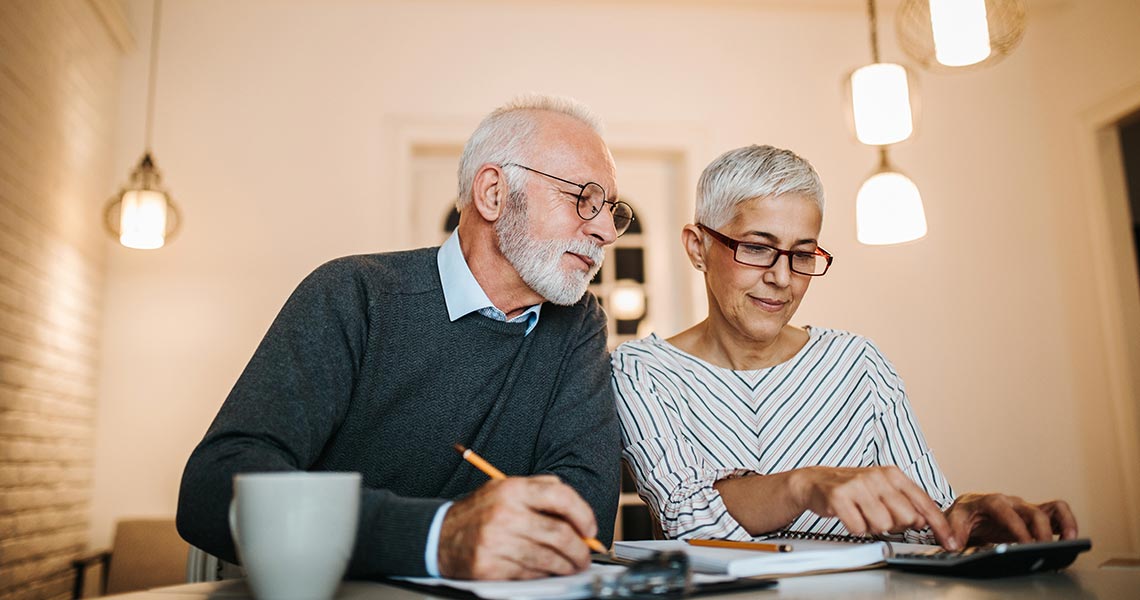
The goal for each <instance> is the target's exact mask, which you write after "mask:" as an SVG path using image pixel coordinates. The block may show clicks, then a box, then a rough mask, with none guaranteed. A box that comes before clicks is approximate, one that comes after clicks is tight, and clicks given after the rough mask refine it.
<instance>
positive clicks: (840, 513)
mask: <svg viewBox="0 0 1140 600" xmlns="http://www.w3.org/2000/svg"><path fill="white" fill-rule="evenodd" d="M831 510H832V512H833V513H834V515H835V517H836V518H838V519H839V521H840V522H841V523H843V526H844V527H846V528H847V531H848V532H850V533H851V534H852V535H863V534H865V533H867V521H866V520H864V519H863V513H861V512H860V511H859V509H858V508H857V507H856V506H855V503H853V502H851V501H849V500H847V499H846V498H833V499H832V501H831Z"/></svg>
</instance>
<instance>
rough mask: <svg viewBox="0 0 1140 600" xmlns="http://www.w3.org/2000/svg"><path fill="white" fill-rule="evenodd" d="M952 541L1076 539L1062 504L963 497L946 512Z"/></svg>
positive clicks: (1070, 517) (1072, 520)
mask: <svg viewBox="0 0 1140 600" xmlns="http://www.w3.org/2000/svg"><path fill="white" fill-rule="evenodd" d="M946 518H947V520H948V521H949V522H950V527H951V528H952V529H953V531H954V537H955V538H956V539H960V540H967V539H968V540H969V542H970V543H971V544H982V543H1000V542H1033V541H1038V542H1047V541H1050V540H1052V539H1053V535H1054V534H1060V535H1061V539H1063V540H1071V539H1074V538H1076V537H1077V519H1076V517H1074V516H1073V511H1072V509H1070V508H1069V504H1068V503H1067V502H1065V501H1064V500H1053V501H1052V502H1044V503H1041V504H1030V503H1028V502H1026V501H1025V500H1022V499H1021V498H1018V497H1017V496H1007V495H1005V494H975V493H970V494H963V495H961V496H959V497H958V499H957V500H955V501H954V504H953V505H952V506H951V507H950V508H949V509H948V510H947V511H946Z"/></svg>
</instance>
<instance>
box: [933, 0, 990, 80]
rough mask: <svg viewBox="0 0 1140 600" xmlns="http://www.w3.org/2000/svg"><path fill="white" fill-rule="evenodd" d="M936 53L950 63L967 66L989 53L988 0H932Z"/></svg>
mask: <svg viewBox="0 0 1140 600" xmlns="http://www.w3.org/2000/svg"><path fill="white" fill-rule="evenodd" d="M930 27H931V30H932V32H933V35H934V57H935V59H937V60H938V62H940V63H942V64H944V65H946V66H948V67H965V66H967V65H972V64H975V63H980V62H982V61H983V60H985V59H987V58H989V56H990V50H991V49H990V26H989V24H988V23H986V1H985V0H930Z"/></svg>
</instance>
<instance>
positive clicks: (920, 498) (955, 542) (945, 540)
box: [890, 469, 966, 550]
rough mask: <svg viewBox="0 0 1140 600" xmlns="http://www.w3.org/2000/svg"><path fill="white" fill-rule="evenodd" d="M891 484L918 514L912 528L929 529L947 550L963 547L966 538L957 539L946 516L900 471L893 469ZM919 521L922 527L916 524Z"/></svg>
mask: <svg viewBox="0 0 1140 600" xmlns="http://www.w3.org/2000/svg"><path fill="white" fill-rule="evenodd" d="M890 477H891V480H892V482H893V483H894V485H895V486H896V489H897V490H898V491H899V493H900V494H902V495H903V496H905V497H906V500H907V502H909V503H910V506H911V508H912V509H914V511H915V512H916V513H917V514H918V517H919V518H920V519H916V520H915V522H916V525H914V527H915V528H916V529H917V528H920V527H929V528H930V531H931V532H932V533H934V539H935V540H936V541H937V542H938V543H939V544H941V545H942V546H944V547H945V548H947V549H949V550H957V549H959V548H961V547H962V546H964V545H965V543H966V538H965V537H959V536H958V535H956V534H955V532H954V530H953V528H951V527H950V523H949V522H948V521H947V520H946V515H944V514H942V509H940V508H938V505H937V504H935V503H934V500H931V499H930V496H928V495H927V494H926V492H925V491H924V490H923V489H922V488H920V487H918V485H917V484H915V483H914V481H912V480H911V478H909V477H907V476H906V474H904V473H903V472H902V471H900V470H898V469H895V470H893V472H892V474H891V475H890ZM919 520H921V521H922V522H923V524H922V525H918V524H917V522H918V521H919Z"/></svg>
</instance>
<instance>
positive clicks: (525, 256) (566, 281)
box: [495, 191, 606, 306]
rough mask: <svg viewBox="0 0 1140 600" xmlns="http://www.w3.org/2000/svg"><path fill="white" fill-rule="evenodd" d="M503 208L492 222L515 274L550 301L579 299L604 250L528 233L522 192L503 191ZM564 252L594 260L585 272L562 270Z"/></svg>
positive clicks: (597, 267)
mask: <svg viewBox="0 0 1140 600" xmlns="http://www.w3.org/2000/svg"><path fill="white" fill-rule="evenodd" d="M505 208H506V210H505V211H504V212H503V215H502V217H500V218H499V220H498V221H496V222H495V234H496V237H498V239H499V250H500V251H501V252H502V253H503V256H505V257H506V259H507V261H508V262H510V263H511V266H513V267H514V268H515V270H516V271H518V273H519V277H521V278H522V280H523V281H524V282H525V283H526V284H527V285H528V286H530V289H532V290H534V291H535V293H537V294H538V295H540V296H542V297H543V298H546V300H547V301H549V302H553V303H554V304H561V305H563V306H569V305H571V304H574V303H575V302H577V301H578V300H580V299H581V298H582V296H583V295H584V294H585V293H586V287H587V286H589V285H590V281H591V280H592V279H593V278H594V275H596V274H597V272H598V269H601V268H602V260H603V259H605V256H606V254H605V251H604V250H603V249H602V247H601V246H598V245H596V244H591V243H590V242H587V241H585V240H539V239H535V238H534V237H533V236H531V234H530V224H529V221H528V219H527V200H526V194H525V193H524V192H517V193H516V192H513V191H512V192H510V193H508V194H507V204H506V207H505ZM567 252H572V253H574V254H580V255H582V256H587V257H589V258H590V260H592V261H594V266H592V267H590V269H589V270H588V271H578V270H576V269H564V268H563V267H562V256H563V254H565V253H567Z"/></svg>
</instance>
